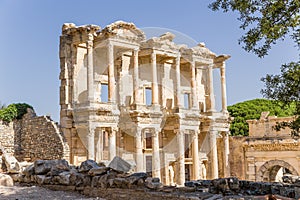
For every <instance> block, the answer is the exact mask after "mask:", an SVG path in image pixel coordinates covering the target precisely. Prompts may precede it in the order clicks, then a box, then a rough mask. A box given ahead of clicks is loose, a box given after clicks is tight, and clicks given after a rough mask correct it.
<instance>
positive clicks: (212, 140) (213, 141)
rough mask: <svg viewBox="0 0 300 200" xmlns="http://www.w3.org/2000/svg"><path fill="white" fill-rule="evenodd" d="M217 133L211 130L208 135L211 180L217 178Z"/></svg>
mask: <svg viewBox="0 0 300 200" xmlns="http://www.w3.org/2000/svg"><path fill="white" fill-rule="evenodd" d="M217 134H218V132H217V131H214V130H211V131H210V133H209V136H210V137H209V144H210V162H211V178H212V179H216V178H218V176H219V174H218V150H217Z"/></svg>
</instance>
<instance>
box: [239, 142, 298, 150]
mask: <svg viewBox="0 0 300 200" xmlns="http://www.w3.org/2000/svg"><path fill="white" fill-rule="evenodd" d="M244 147H245V148H246V149H247V150H248V151H249V150H253V151H298V150H299V144H298V143H282V144H280V143H273V144H251V145H245V146H244Z"/></svg>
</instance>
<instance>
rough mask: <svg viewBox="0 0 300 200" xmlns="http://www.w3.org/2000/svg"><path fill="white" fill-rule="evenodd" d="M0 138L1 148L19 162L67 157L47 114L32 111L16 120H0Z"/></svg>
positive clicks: (55, 128)
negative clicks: (3, 121) (37, 113)
mask: <svg viewBox="0 0 300 200" xmlns="http://www.w3.org/2000/svg"><path fill="white" fill-rule="evenodd" d="M0 139H1V140H0V141H1V143H0V144H1V146H2V149H3V150H4V151H5V152H6V153H11V154H13V155H14V156H15V157H16V158H17V159H18V160H19V161H23V160H26V161H35V160H37V159H44V160H49V159H61V158H65V159H66V160H68V159H69V158H68V156H69V146H68V144H67V142H66V140H65V138H64V136H63V135H62V132H61V131H60V130H59V127H58V125H57V124H56V123H55V122H54V121H52V120H51V118H50V117H48V116H36V115H35V113H34V112H33V111H32V110H31V111H30V110H29V111H28V113H27V114H25V115H24V116H23V118H22V119H20V120H15V121H14V122H11V123H9V124H3V123H2V122H0Z"/></svg>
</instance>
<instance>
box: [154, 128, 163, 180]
mask: <svg viewBox="0 0 300 200" xmlns="http://www.w3.org/2000/svg"><path fill="white" fill-rule="evenodd" d="M152 177H156V178H159V179H161V176H160V157H159V131H158V130H153V132H152Z"/></svg>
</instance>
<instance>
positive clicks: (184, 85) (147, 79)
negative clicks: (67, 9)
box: [60, 21, 230, 185]
mask: <svg viewBox="0 0 300 200" xmlns="http://www.w3.org/2000/svg"><path fill="white" fill-rule="evenodd" d="M174 37H175V36H174V35H173V34H172V33H165V34H163V35H161V36H159V37H154V38H149V39H147V38H146V37H145V34H144V33H143V32H142V31H141V30H140V29H138V28H137V27H136V26H135V25H134V24H132V23H126V22H121V21H119V22H115V23H113V24H110V25H108V26H107V27H105V28H103V29H101V28H100V27H99V26H96V25H85V26H76V25H74V24H64V25H63V27H62V35H61V37H60V68H61V73H60V80H61V86H60V105H61V113H60V120H61V121H60V123H61V128H62V131H63V133H64V135H65V136H66V139H67V141H68V144H69V147H70V162H71V163H74V164H78V163H80V162H82V161H84V160H86V159H87V158H88V159H93V160H96V161H102V162H109V161H110V160H112V159H113V158H114V157H115V156H119V157H121V158H123V159H125V160H127V161H129V162H131V163H133V164H134V165H135V168H134V170H135V171H137V172H140V171H146V172H148V173H150V174H152V176H153V177H159V178H160V179H161V181H162V182H163V183H164V184H178V185H183V183H184V182H185V181H186V180H196V179H200V178H201V179H206V178H207V179H213V178H217V177H222V176H228V175H229V166H228V163H229V161H228V154H229V144H228V131H229V115H228V112H227V107H226V104H227V103H226V81H225V61H226V60H227V59H228V58H229V57H230V56H228V55H216V54H214V53H213V52H211V51H210V50H209V49H208V48H207V47H206V46H205V45H204V44H203V43H200V44H199V45H197V46H195V47H192V48H189V47H187V46H186V45H182V44H176V43H174V42H173V39H174ZM213 70H217V71H219V72H220V75H221V92H222V97H221V101H222V111H220V112H218V111H216V109H215V95H214V85H213ZM217 139H218V140H220V144H218V145H217Z"/></svg>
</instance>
